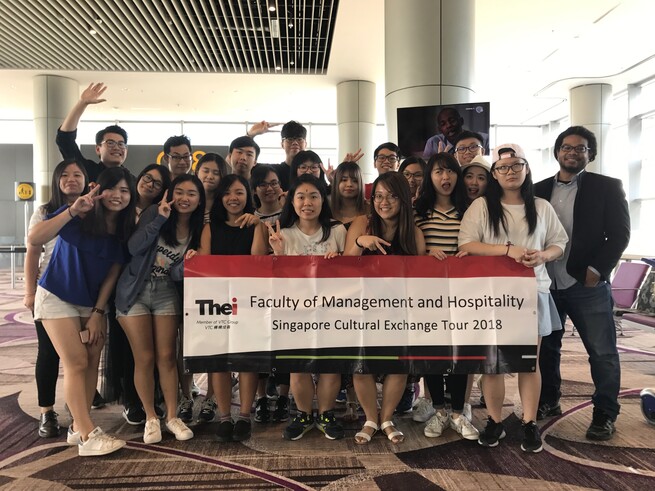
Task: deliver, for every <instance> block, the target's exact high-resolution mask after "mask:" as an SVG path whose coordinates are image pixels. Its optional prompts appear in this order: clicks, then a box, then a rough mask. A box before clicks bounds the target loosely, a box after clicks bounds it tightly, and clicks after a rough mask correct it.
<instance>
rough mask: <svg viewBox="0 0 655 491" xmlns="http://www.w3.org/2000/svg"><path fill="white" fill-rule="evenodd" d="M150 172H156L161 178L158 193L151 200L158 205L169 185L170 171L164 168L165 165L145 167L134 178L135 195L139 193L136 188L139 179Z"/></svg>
mask: <svg viewBox="0 0 655 491" xmlns="http://www.w3.org/2000/svg"><path fill="white" fill-rule="evenodd" d="M151 170H156V171H157V172H159V175H160V176H161V189H160V190H159V193H157V196H155V197H154V198H153V200H152V202H153V203H159V202H160V201H161V199H162V198H163V197H164V191H166V190H167V189H168V187H169V186H170V185H171V171H169V170H168V167H166V166H165V165H159V164H149V165H146V166H145V167H144V168H143V170H142V171H141V173H140V174H139V175H138V176H137V178H136V185H137V193H138V192H139V190H138V188H139V182H140V181H141V178H142V177H143V176H145V175H146V174H147V173H148V172H150V171H151Z"/></svg>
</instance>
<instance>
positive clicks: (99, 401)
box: [91, 390, 107, 409]
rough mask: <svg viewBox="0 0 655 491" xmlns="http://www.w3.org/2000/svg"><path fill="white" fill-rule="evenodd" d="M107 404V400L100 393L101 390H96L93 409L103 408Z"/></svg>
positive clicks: (92, 404)
mask: <svg viewBox="0 0 655 491" xmlns="http://www.w3.org/2000/svg"><path fill="white" fill-rule="evenodd" d="M106 405H107V401H105V399H104V398H103V397H102V396H101V395H100V392H98V391H97V390H96V393H95V395H94V396H93V402H92V403H91V409H102V408H103V407H105V406H106Z"/></svg>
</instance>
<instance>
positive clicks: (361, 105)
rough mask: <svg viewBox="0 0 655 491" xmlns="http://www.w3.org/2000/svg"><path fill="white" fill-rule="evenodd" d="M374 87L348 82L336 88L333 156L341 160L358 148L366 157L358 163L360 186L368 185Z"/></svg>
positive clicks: (372, 170)
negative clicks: (360, 175)
mask: <svg viewBox="0 0 655 491" xmlns="http://www.w3.org/2000/svg"><path fill="white" fill-rule="evenodd" d="M375 117H376V114H375V84H374V83H373V82H367V81H365V80H348V81H347V82H341V83H340V84H338V85H337V128H338V130H339V147H338V150H337V152H338V153H337V155H338V156H339V158H340V159H341V158H343V156H344V155H346V153H348V152H355V151H356V150H357V149H358V148H361V149H362V152H364V154H365V155H366V156H365V157H364V158H363V159H362V160H360V161H359V164H360V166H361V167H362V174H363V175H364V182H369V181H372V180H373V178H374V175H373V174H374V168H373V165H372V159H371V158H370V156H371V155H373V150H374V149H375V147H376V143H375V142H374V141H373V136H374V134H375Z"/></svg>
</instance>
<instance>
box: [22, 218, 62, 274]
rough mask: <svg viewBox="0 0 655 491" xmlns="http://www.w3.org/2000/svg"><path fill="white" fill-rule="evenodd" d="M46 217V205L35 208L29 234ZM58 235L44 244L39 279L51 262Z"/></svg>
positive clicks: (28, 230) (40, 259)
mask: <svg viewBox="0 0 655 491" xmlns="http://www.w3.org/2000/svg"><path fill="white" fill-rule="evenodd" d="M45 217H46V211H45V207H43V206H39V207H38V208H37V209H36V210H34V213H32V218H30V224H29V226H28V228H27V233H28V235H29V233H30V232H31V231H32V228H34V226H35V225H36V224H38V223H41V222H42V221H44V220H45ZM57 237H58V236H57ZM57 237H55V238H54V239H52V240H51V241H50V242H47V243H46V244H44V245H43V253H42V254H41V257H40V258H39V271H38V273H37V275H36V279H37V281H38V279H39V278H41V275H42V274H43V272H44V271H45V269H46V268H47V267H48V263H49V262H50V257H52V251H53V250H54V249H55V244H56V243H57Z"/></svg>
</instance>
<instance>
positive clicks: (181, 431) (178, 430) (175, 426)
mask: <svg viewBox="0 0 655 491" xmlns="http://www.w3.org/2000/svg"><path fill="white" fill-rule="evenodd" d="M166 429H167V430H168V431H170V432H171V433H173V435H175V438H176V439H177V440H180V441H184V440H191V439H192V438H193V431H191V430H190V429H189V427H188V426H187V425H185V424H184V423H183V422H182V420H181V419H180V418H173V419H171V420H170V421H167V422H166Z"/></svg>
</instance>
